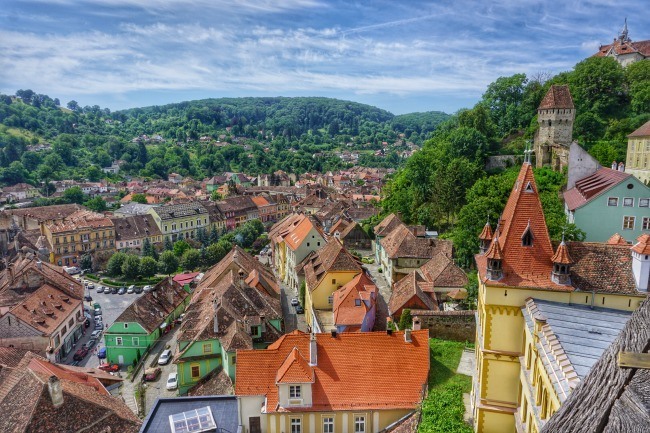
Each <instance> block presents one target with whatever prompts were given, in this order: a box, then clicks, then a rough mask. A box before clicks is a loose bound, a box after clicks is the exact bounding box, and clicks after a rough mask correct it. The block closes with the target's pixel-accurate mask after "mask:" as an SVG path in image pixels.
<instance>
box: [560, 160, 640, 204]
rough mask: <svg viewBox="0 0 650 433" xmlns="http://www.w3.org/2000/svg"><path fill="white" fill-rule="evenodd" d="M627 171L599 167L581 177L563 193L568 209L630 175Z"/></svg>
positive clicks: (595, 195)
mask: <svg viewBox="0 0 650 433" xmlns="http://www.w3.org/2000/svg"><path fill="white" fill-rule="evenodd" d="M630 176H631V175H630V174H629V173H625V172H622V171H618V170H612V169H611V168H606V167H603V168H600V169H598V170H597V171H596V172H595V173H594V174H592V175H589V176H587V177H583V178H582V179H580V180H579V181H577V182H576V185H575V186H574V187H573V188H571V189H570V190H568V191H566V192H565V193H564V201H565V202H566V205H567V207H568V209H569V210H571V211H573V210H575V209H577V208H579V207H581V206H584V205H585V204H586V203H588V202H590V201H591V200H593V199H594V198H596V197H597V196H599V195H600V194H601V193H603V192H605V191H607V190H609V189H611V188H613V187H614V186H616V185H618V184H619V183H621V182H623V181H624V180H625V179H627V178H628V177H630Z"/></svg>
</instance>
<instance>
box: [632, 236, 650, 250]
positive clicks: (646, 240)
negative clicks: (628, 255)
mask: <svg viewBox="0 0 650 433" xmlns="http://www.w3.org/2000/svg"><path fill="white" fill-rule="evenodd" d="M632 251H634V252H635V253H639V254H650V235H641V236H639V237H638V238H637V242H636V244H634V246H633V247H632Z"/></svg>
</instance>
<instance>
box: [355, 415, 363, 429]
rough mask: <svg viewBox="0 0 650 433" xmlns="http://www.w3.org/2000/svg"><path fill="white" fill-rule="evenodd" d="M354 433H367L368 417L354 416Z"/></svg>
mask: <svg viewBox="0 0 650 433" xmlns="http://www.w3.org/2000/svg"><path fill="white" fill-rule="evenodd" d="M354 433H366V417H365V416H363V415H355V416H354Z"/></svg>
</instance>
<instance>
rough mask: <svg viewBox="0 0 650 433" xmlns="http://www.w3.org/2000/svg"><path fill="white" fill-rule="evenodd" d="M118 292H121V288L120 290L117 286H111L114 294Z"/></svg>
mask: <svg viewBox="0 0 650 433" xmlns="http://www.w3.org/2000/svg"><path fill="white" fill-rule="evenodd" d="M118 292H119V290H118V288H117V287H113V288H111V293H112V294H114V295H116V294H117V293H118Z"/></svg>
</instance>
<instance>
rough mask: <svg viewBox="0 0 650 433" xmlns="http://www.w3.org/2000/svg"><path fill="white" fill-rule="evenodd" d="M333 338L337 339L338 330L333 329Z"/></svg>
mask: <svg viewBox="0 0 650 433" xmlns="http://www.w3.org/2000/svg"><path fill="white" fill-rule="evenodd" d="M332 338H336V329H332Z"/></svg>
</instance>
